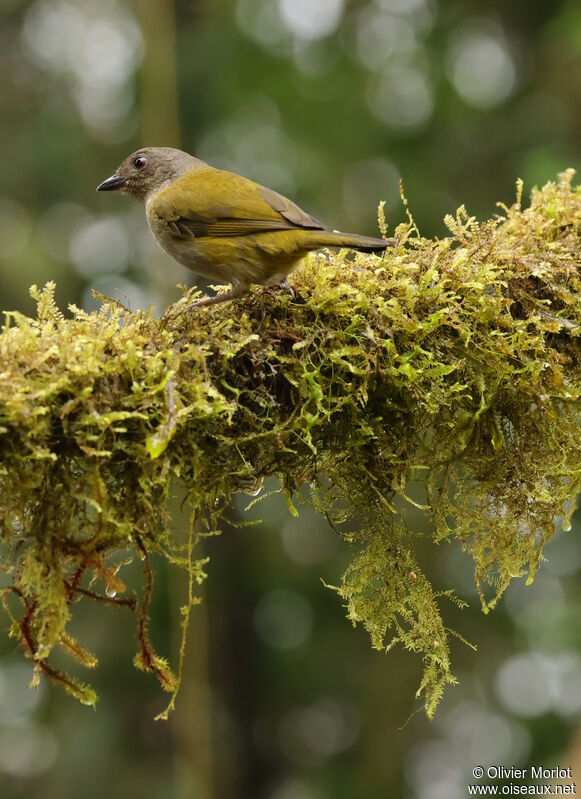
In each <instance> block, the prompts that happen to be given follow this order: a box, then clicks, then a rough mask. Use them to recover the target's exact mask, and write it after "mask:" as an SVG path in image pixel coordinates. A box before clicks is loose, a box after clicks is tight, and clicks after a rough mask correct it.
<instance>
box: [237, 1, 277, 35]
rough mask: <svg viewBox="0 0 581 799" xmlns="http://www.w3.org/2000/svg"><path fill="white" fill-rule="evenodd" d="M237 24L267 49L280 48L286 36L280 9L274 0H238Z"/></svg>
mask: <svg viewBox="0 0 581 799" xmlns="http://www.w3.org/2000/svg"><path fill="white" fill-rule="evenodd" d="M236 22H237V23H238V26H239V27H240V29H241V30H242V31H244V33H246V34H247V35H248V36H250V38H252V39H255V40H256V41H258V42H260V43H261V44H263V45H265V46H267V47H274V46H275V45H279V46H280V44H281V42H282V40H283V39H284V38H285V36H286V29H285V26H284V24H283V21H282V19H281V16H280V9H279V7H278V5H277V3H273V2H272V0H238V2H237V3H236Z"/></svg>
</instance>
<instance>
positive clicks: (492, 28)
mask: <svg viewBox="0 0 581 799" xmlns="http://www.w3.org/2000/svg"><path fill="white" fill-rule="evenodd" d="M448 74H449V76H450V80H451V81H452V84H453V86H454V88H455V89H456V91H457V92H458V94H460V95H461V96H462V98H463V99H464V100H465V101H466V102H467V103H468V104H469V105H472V106H474V107H475V108H481V109H488V108H493V107H494V106H496V105H499V103H502V102H503V100H506V98H507V97H509V96H510V95H511V94H512V93H513V91H514V90H515V88H516V85H517V71H516V66H515V63H514V60H513V56H512V54H511V51H510V48H509V46H508V44H507V41H506V37H505V36H504V34H503V32H502V30H501V29H500V28H499V26H497V25H496V24H494V23H492V22H489V21H487V20H481V21H476V20H475V21H472V22H470V23H468V24H466V25H462V26H460V27H459V28H457V29H456V30H455V31H454V33H453V34H452V37H451V41H450V48H449V53H448Z"/></svg>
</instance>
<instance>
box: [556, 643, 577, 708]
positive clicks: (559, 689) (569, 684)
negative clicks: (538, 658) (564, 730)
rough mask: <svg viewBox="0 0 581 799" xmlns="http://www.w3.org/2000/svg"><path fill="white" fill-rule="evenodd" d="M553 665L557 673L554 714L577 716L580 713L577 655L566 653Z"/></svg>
mask: <svg viewBox="0 0 581 799" xmlns="http://www.w3.org/2000/svg"><path fill="white" fill-rule="evenodd" d="M553 665H554V667H555V668H556V669H557V672H558V680H557V684H556V686H555V688H556V691H555V694H556V695H555V702H554V708H555V712H556V713H559V714H560V715H561V716H577V715H578V714H579V712H580V711H581V658H579V655H577V653H571V654H569V653H566V654H564V655H561V657H559V658H556V659H555V661H554V663H553Z"/></svg>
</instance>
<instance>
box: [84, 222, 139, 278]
mask: <svg viewBox="0 0 581 799" xmlns="http://www.w3.org/2000/svg"><path fill="white" fill-rule="evenodd" d="M130 254H131V243H130V241H129V236H128V234H127V231H126V230H125V227H124V225H123V223H122V222H121V220H120V219H119V218H117V217H114V216H109V217H104V218H101V219H94V220H91V221H90V222H87V223H85V224H84V225H82V226H81V227H80V228H79V230H77V232H76V233H75V234H74V235H73V237H72V239H71V245H70V257H71V261H72V263H73V265H74V267H75V269H76V271H77V272H78V273H79V274H80V275H82V276H83V277H92V276H93V275H96V274H102V273H103V272H106V273H108V274H111V273H112V272H113V273H117V272H122V271H123V269H124V267H125V266H126V264H127V262H128V260H129V257H130Z"/></svg>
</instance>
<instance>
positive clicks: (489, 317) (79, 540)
mask: <svg viewBox="0 0 581 799" xmlns="http://www.w3.org/2000/svg"><path fill="white" fill-rule="evenodd" d="M572 178H573V172H572V171H568V172H565V173H563V174H562V175H560V176H559V181H558V182H557V183H552V182H551V183H548V184H547V185H546V186H544V187H543V188H542V189H541V190H537V189H535V190H533V192H532V196H531V203H530V207H529V208H527V209H526V210H523V209H522V207H521V197H520V195H521V193H522V185H520V184H519V186H518V191H517V201H516V202H515V204H514V205H512V206H511V207H510V208H507V207H505V206H501V211H502V213H501V214H500V215H498V216H496V217H495V218H494V219H492V220H490V221H488V222H485V223H483V224H478V223H477V222H476V221H475V220H474V219H473V218H471V217H469V216H468V214H467V213H466V211H465V210H464V209H463V208H461V209H459V211H458V213H457V215H456V217H455V218H452V217H447V218H446V223H447V225H448V228H449V229H450V233H451V235H450V236H449V237H447V238H444V239H441V240H434V241H430V240H426V239H423V238H421V237H420V236H419V234H418V232H417V229H416V227H415V225H414V224H413V222H412V221H411V220H410V222H409V223H408V224H405V225H401V226H400V227H399V228H398V229H397V230H396V246H395V247H394V248H392V249H389V250H387V252H386V253H385V255H384V256H383V257H382V258H379V257H377V256H373V255H363V254H357V255H355V254H353V253H347V252H340V253H338V254H330V253H327V252H324V253H318V254H313V255H311V256H309V257H308V258H307V260H306V263H305V265H304V267H303V268H302V269H300V270H298V271H297V272H296V273H294V275H293V276H292V278H291V282H292V286H293V290H294V293H293V294H290V293H288V292H284V291H279V290H273V289H268V288H258V289H256V290H254V291H253V292H252V293H251V294H250V295H249V296H248V297H245V298H243V299H241V300H238V301H236V302H227V303H224V304H221V305H217V306H212V307H209V308H204V309H197V310H195V311H193V312H185V313H184V312H183V309H184V308H185V306H186V305H187V302H188V299H191V298H190V297H188V296H187V294H186V296H184V298H182V300H180V301H179V302H178V303H177V305H175V306H174V307H173V308H171V309H169V310H168V311H167V312H166V314H165V315H164V316H163V317H162V318H161V319H159V320H156V319H154V318H152V316H151V314H150V313H145V312H141V311H138V312H130V311H129V310H127V309H125V308H123V307H122V306H121V305H120V304H119V303H116V302H114V301H106V302H104V304H103V306H102V308H101V309H100V311H98V312H94V313H86V312H85V311H82V310H80V309H78V308H76V307H74V306H71V308H70V315H69V316H68V317H65V316H64V315H63V314H62V313H61V312H60V311H59V310H58V308H57V307H56V305H55V302H54V299H53V294H54V286H53V285H52V284H48V285H47V286H46V287H45V288H44V289H43V290H42V291H40V290H38V289H36V288H33V290H32V293H33V296H34V298H35V299H36V301H37V305H38V310H37V316H36V318H29V317H27V316H25V315H23V314H21V313H17V312H5V316H6V322H5V325H4V327H3V330H2V332H1V333H0V486H1V497H0V534H1V537H2V538H1V541H2V543H1V549H0V571H1V572H2V573H3V575H4V576H3V585H5V586H6V587H5V588H4V589H3V593H2V597H3V602H4V607H5V608H6V611H7V612H8V614H9V616H10V618H11V634H12V635H13V636H14V637H15V638H17V639H18V640H19V642H20V644H21V646H22V648H23V649H24V652H25V654H26V656H27V657H29V658H30V659H31V660H32V661H33V662H34V664H35V671H36V673H37V674H39V673H41V672H45V673H46V674H47V675H48V676H49V677H50V678H52V679H53V680H56V681H57V682H60V683H62V684H63V685H64V686H65V688H67V689H68V690H69V691H71V692H72V693H74V694H75V695H76V696H77V697H78V698H80V699H81V700H82V701H84V702H87V703H94V701H95V695H94V693H93V691H92V689H91V688H90V687H88V686H86V685H84V684H82V683H81V682H79V681H78V680H77V678H76V677H73V676H70V675H68V674H65V673H64V672H62V671H60V670H58V669H56V668H55V667H54V666H53V665H52V664H51V658H50V656H51V653H52V651H53V650H54V648H55V647H57V646H60V647H63V648H64V649H65V650H66V651H68V652H69V653H70V654H72V655H73V656H74V657H75V658H76V659H77V660H78V661H79V662H80V663H82V664H83V665H85V666H88V667H90V666H93V665H95V664H96V658H95V656H94V655H92V654H91V653H89V652H87V651H86V650H85V649H84V648H83V646H82V645H81V644H80V643H78V642H77V641H75V640H74V639H73V638H72V637H71V635H70V633H69V622H70V620H71V617H72V614H73V612H74V610H75V607H76V604H77V602H78V601H80V600H89V599H90V600H92V601H98V602H102V603H105V604H109V605H112V606H119V605H125V606H127V607H129V608H130V609H132V610H133V611H134V612H135V614H136V617H137V630H138V640H139V651H138V654H137V656H136V664H137V665H138V666H139V667H140V668H143V669H146V670H148V671H152V672H154V673H155V674H157V676H158V677H159V679H160V681H161V683H162V686H163V687H164V688H166V689H167V690H169V691H171V692H175V690H176V684H177V682H178V680H177V679H176V678H175V677H174V675H173V673H172V671H171V669H170V667H169V665H168V664H167V662H166V661H165V660H164V659H163V658H160V657H159V656H158V655H157V654H156V653H155V652H154V650H153V647H152V645H151V643H150V640H149V635H148V631H147V619H148V605H149V601H150V598H151V592H152V588H153V573H152V570H151V567H150V565H149V559H150V555H151V554H152V553H158V554H161V555H162V556H164V557H166V558H168V559H169V560H170V561H171V562H172V563H173V564H175V567H176V568H183V569H186V570H187V572H188V574H189V577H190V583H189V596H188V598H187V601H186V604H185V607H184V619H183V620H182V621H183V623H184V630H185V629H186V627H187V615H188V613H189V610H190V609H191V607H192V605H193V604H195V602H196V601H197V599H196V585H197V584H199V583H201V581H202V580H203V579H204V578H205V571H204V569H205V561H203V560H200V559H196V556H195V555H196V549H195V544H196V540H197V537H198V536H200V535H203V534H204V533H205V532H207V531H212V530H214V529H217V528H218V527H219V524H220V518H221V516H222V514H223V513H224V512H225V511H226V509H227V508H228V506H229V504H230V503H231V501H232V498H233V496H234V494H236V493H237V492H240V491H245V490H248V489H249V487H250V486H253V485H256V484H257V483H259V481H260V480H262V479H263V478H265V477H267V476H273V475H274V476H277V477H278V478H279V481H280V485H281V489H282V490H284V491H285V492H286V494H287V496H288V499H289V508H290V509H291V510H292V509H293V505H292V495H293V493H294V492H295V491H296V490H297V489H299V488H301V487H303V486H306V487H308V488H309V489H310V491H311V493H312V498H313V503H314V505H315V507H317V508H318V509H320V510H321V512H322V513H324V514H325V515H326V516H327V518H328V520H329V521H330V522H331V523H332V524H333V525H334V527H335V528H336V529H337V530H341V533H340V534H341V535H343V536H344V537H345V538H346V539H347V540H348V541H350V542H351V544H352V546H353V561H352V563H351V565H350V566H349V567H348V569H347V572H346V573H345V575H344V576H343V578H342V580H341V581H340V582H339V584H338V585H337V586H335V590H336V591H337V592H338V593H339V595H340V596H341V597H342V598H343V600H344V602H345V604H346V608H347V614H348V618H349V619H351V620H352V622H353V623H354V624H355V623H361V624H363V625H364V626H365V628H366V629H367V630H368V631H369V633H370V636H371V641H372V644H373V646H374V647H376V648H377V649H389V648H390V647H391V646H392V645H394V644H395V643H400V644H401V645H403V646H404V647H405V648H407V649H409V650H412V651H414V652H417V653H419V655H420V656H421V658H422V659H423V662H424V678H423V680H422V683H421V685H420V688H419V692H423V695H424V701H425V706H426V710H427V712H428V714H429V715H431V714H432V713H433V712H434V710H435V707H436V704H437V701H438V699H439V698H440V696H441V694H442V691H443V689H444V687H445V685H446V684H447V683H452V682H454V677H453V675H452V671H451V665H450V653H449V635H450V631H449V630H448V629H447V628H446V627H445V625H444V623H443V621H442V618H441V615H440V610H439V600H440V598H441V597H442V595H445V596H447V597H450V598H452V599H454V597H453V594H452V593H451V592H447V591H445V592H443V594H442V593H438V592H436V591H435V590H434V589H433V588H432V586H431V585H430V583H429V581H428V579H427V578H426V576H425V575H424V574H423V572H422V570H421V568H420V566H419V564H418V562H417V560H416V557H415V555H414V544H415V539H414V534H413V531H411V530H409V529H407V528H406V525H405V514H402V513H401V512H400V511H398V510H397V508H398V507H399V508H400V507H401V504H402V500H403V501H411V500H410V499H409V497H408V496H407V493H406V491H407V490H408V487H409V485H410V484H411V483H414V484H417V483H418V481H419V482H421V483H422V484H423V486H424V490H425V497H426V499H425V502H424V503H423V508H424V512H425V513H426V515H427V516H428V517H429V519H430V520H431V523H432V528H433V538H434V541H435V542H440V541H442V540H453V539H457V540H458V541H460V542H461V545H462V547H463V548H464V549H465V550H467V551H468V552H470V553H471V555H472V557H473V559H474V564H475V581H476V585H477V587H478V590H479V592H480V596H481V601H482V606H483V608H484V609H488V608H490V607H492V606H493V605H494V604H495V602H496V601H497V599H498V597H499V596H500V595H501V594H502V592H503V591H504V590H505V588H506V587H507V585H508V584H509V582H510V581H511V579H513V578H514V577H519V576H521V575H525V574H527V575H528V579H529V580H532V578H533V576H534V573H535V569H536V568H537V565H538V563H539V559H540V557H541V552H542V548H543V545H544V544H545V543H546V542H547V541H548V540H549V539H550V538H551V536H552V535H553V532H554V529H555V525H554V519H555V516H556V515H559V514H560V515H561V516H563V517H564V518H565V522H564V526H566V525H567V520H568V519H569V517H570V514H571V513H572V509H573V502H574V498H575V496H576V494H577V492H578V491H579V488H580V484H581V436H580V434H579V423H580V421H581V419H580V416H581V401H580V397H581V353H580V346H579V334H580V332H581V280H580V266H581V258H580V231H581V191H580V189H579V188H574V187H572V185H571V183H572ZM176 479H177V480H179V481H181V483H182V484H183V486H184V490H185V492H186V495H187V501H188V503H189V506H190V509H191V513H192V526H191V534H190V538H189V540H188V541H187V542H186V543H185V544H184V543H183V541H177V540H175V538H174V536H173V534H172V528H171V524H170V519H169V516H168V511H167V500H168V493H169V489H170V484H171V483H172V481H174V480H176ZM414 501H415V500H414ZM227 545H228V543H227V541H225V542H224V546H227ZM131 558H138V559H140V560H141V561H142V563H143V567H144V574H145V580H144V585H145V587H144V589H143V596H141V597H138V596H137V597H136V596H133V595H129V593H128V591H127V590H126V589H125V586H124V583H123V581H122V569H120V568H119V566H120V564H121V563H122V562H123V561H124V560H128V559H131ZM453 588H454V586H450V589H452V590H453ZM182 656H183V647H182Z"/></svg>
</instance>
